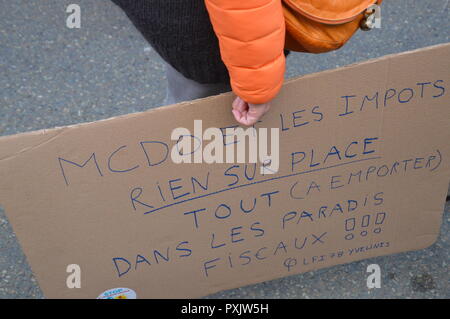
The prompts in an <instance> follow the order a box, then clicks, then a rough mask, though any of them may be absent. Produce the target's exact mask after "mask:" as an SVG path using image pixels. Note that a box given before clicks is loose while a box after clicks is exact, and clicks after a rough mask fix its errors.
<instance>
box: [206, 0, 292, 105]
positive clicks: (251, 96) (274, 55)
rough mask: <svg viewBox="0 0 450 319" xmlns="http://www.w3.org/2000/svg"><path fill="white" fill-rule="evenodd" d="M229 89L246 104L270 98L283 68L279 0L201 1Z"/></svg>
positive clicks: (282, 30) (279, 83)
mask: <svg viewBox="0 0 450 319" xmlns="http://www.w3.org/2000/svg"><path fill="white" fill-rule="evenodd" d="M205 4H206V8H207V10H208V13H209V17H210V19H211V23H212V25H213V28H214V31H215V33H216V35H217V37H218V39H219V45H220V52H221V57H222V60H223V62H224V63H225V65H226V67H227V69H228V72H229V74H230V81H231V87H232V89H233V92H234V93H235V94H236V95H238V96H240V97H241V98H242V99H243V100H245V101H246V102H249V103H255V104H260V103H265V102H268V101H269V100H271V99H272V98H274V97H275V96H276V95H277V93H278V91H279V90H280V88H281V86H282V84H283V78H284V71H285V57H284V53H283V49H284V36H285V25H284V17H283V11H282V7H281V0H205Z"/></svg>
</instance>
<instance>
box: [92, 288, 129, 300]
mask: <svg viewBox="0 0 450 319" xmlns="http://www.w3.org/2000/svg"><path fill="white" fill-rule="evenodd" d="M97 299H136V293H135V292H134V290H133V289H130V288H113V289H109V290H106V291H105V292H102V293H101V294H100V296H98V297H97Z"/></svg>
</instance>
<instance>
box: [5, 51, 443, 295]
mask: <svg viewBox="0 0 450 319" xmlns="http://www.w3.org/2000/svg"><path fill="white" fill-rule="evenodd" d="M449 56H450V45H449V44H444V45H438V46H433V47H429V48H425V49H421V50H416V51H413V52H407V53H402V54H396V55H391V56H387V57H383V58H380V59H375V60H370V61H367V62H364V63H359V64H355V65H351V66H347V67H343V68H340V69H337V70H331V71H326V72H321V73H318V74H313V75H307V76H304V77H300V78H297V79H293V80H290V81H287V83H285V85H284V87H283V89H282V91H281V92H280V94H279V95H278V96H277V98H276V100H274V102H273V107H272V109H271V111H270V113H269V114H267V115H266V116H265V117H264V119H263V120H262V121H261V122H260V123H258V124H257V125H255V128H263V127H266V128H279V135H280V136H279V139H280V167H279V170H278V173H276V174H265V173H264V170H262V171H261V166H262V165H260V164H258V163H223V164H217V163H216V164H207V163H202V164H199V163H192V164H175V163H174V162H173V161H172V160H171V156H170V154H171V151H172V150H173V147H175V146H176V145H177V143H178V142H179V141H176V140H172V139H171V132H172V131H173V129H175V128H179V127H184V128H187V129H189V130H190V131H191V132H193V131H194V129H193V128H194V120H200V119H201V120H202V125H203V128H208V127H216V128H222V129H224V128H226V127H230V126H233V125H235V124H236V123H235V121H234V120H233V118H232V115H231V112H230V108H231V102H232V100H233V98H234V96H233V94H231V93H227V94H223V95H220V96H215V97H210V98H206V99H201V100H197V101H193V102H186V103H181V104H177V105H173V106H168V107H162V108H158V109H155V110H149V111H147V112H143V113H136V114H129V115H126V116H120V117H116V118H112V119H108V120H102V121H98V122H93V123H85V124H79V125H73V126H68V127H59V128H54V129H49V130H41V131H37V132H30V133H23V134H18V135H13V136H5V137H2V138H0V203H1V204H2V205H3V206H4V208H5V211H6V214H7V216H8V218H9V220H10V221H11V223H12V226H13V228H14V231H15V232H16V234H17V236H18V239H19V241H20V243H21V245H22V247H23V250H24V252H25V254H26V255H27V257H28V261H29V263H30V265H31V268H32V269H33V271H34V273H35V275H36V277H37V279H38V281H39V284H40V286H41V288H42V290H43V292H44V294H45V295H46V296H47V297H50V298H55V297H57V298H97V297H101V298H114V297H115V296H116V297H117V296H119V297H120V298H126V297H127V296H133V297H137V298H166V297H168V298H185V297H199V296H205V295H208V294H211V293H214V292H217V291H220V290H224V289H230V288H234V287H240V286H244V285H249V284H253V283H258V282H262V281H266V280H271V279H274V278H279V277H284V276H289V275H293V274H297V273H301V272H306V271H310V270H313V269H317V268H323V267H329V266H332V265H337V264H342V263H348V262H352V261H355V260H360V259H365V258H369V257H374V256H379V255H386V254H393V253H398V252H403V251H408V250H413V249H421V248H425V247H427V246H429V245H431V244H432V243H433V242H434V241H435V240H436V238H437V236H438V233H439V229H440V223H441V218H442V212H443V208H444V202H445V196H446V193H447V187H448V183H449V180H450V161H449V158H450V143H449V141H450V103H449V102H450V99H449V96H450V94H449V93H450V92H449V90H450V78H449V76H450V74H449V72H448V71H449V69H450V65H449V62H450V60H449ZM193 137H196V138H199V136H195V135H194V136H193ZM241 142H242V141H236V143H241ZM234 146H235V145H233V144H228V145H227V146H224V147H225V149H227V148H230V147H234ZM78 275H79V276H78ZM77 276H78V277H77ZM78 279H79V280H78ZM77 285H78V286H79V288H77V287H76V286H77ZM69 287H72V288H69ZM119 287H120V288H119Z"/></svg>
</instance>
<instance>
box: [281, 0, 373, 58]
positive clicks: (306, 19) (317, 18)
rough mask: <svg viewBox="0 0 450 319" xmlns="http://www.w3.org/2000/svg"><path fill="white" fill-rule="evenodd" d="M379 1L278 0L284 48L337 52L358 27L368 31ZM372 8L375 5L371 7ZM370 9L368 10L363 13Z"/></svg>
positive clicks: (300, 50) (312, 51)
mask: <svg viewBox="0 0 450 319" xmlns="http://www.w3.org/2000/svg"><path fill="white" fill-rule="evenodd" d="M381 2H382V0H282V4H283V13H284V19H285V23H286V39H285V48H286V49H288V50H292V51H299V52H309V53H322V52H328V51H332V50H336V49H339V48H340V47H342V46H343V45H344V44H345V43H346V42H347V41H348V40H349V39H350V38H351V37H352V35H353V34H354V33H355V32H356V30H358V28H361V29H363V30H370V29H371V28H372V27H373V26H372V25H371V22H372V21H373V18H374V15H375V13H376V12H375V11H376V9H375V8H376V6H377V5H380V4H381ZM373 5H375V6H373ZM369 7H371V10H370V12H369V10H367V9H368V8H369Z"/></svg>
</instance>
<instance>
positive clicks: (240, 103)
mask: <svg viewBox="0 0 450 319" xmlns="http://www.w3.org/2000/svg"><path fill="white" fill-rule="evenodd" d="M232 106H233V109H232V110H231V112H232V113H233V115H234V118H235V119H236V121H238V122H239V123H240V124H243V125H246V126H250V125H253V124H255V123H256V122H258V120H259V119H260V118H261V117H262V116H263V115H264V114H265V113H266V112H267V111H268V110H269V109H270V102H267V103H264V104H252V103H247V102H245V101H244V100H243V99H241V98H240V97H239V96H238V97H236V99H235V100H234V102H233V104H232Z"/></svg>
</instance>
